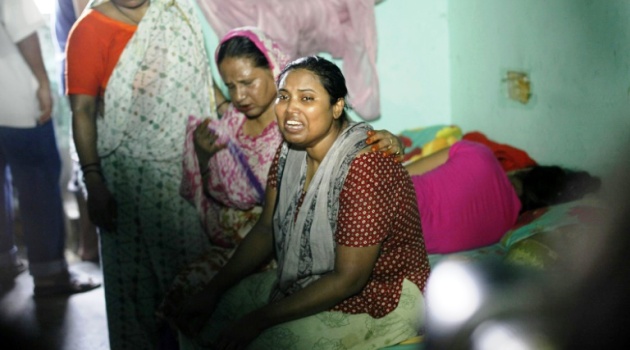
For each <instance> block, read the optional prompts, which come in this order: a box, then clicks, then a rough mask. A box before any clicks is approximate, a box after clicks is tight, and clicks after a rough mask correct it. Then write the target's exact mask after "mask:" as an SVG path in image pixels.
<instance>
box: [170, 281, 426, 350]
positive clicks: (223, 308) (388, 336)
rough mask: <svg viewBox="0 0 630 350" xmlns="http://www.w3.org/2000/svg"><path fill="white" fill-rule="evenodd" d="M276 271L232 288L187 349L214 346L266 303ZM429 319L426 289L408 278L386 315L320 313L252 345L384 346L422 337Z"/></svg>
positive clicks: (293, 348)
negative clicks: (224, 331)
mask: <svg viewBox="0 0 630 350" xmlns="http://www.w3.org/2000/svg"><path fill="white" fill-rule="evenodd" d="M274 271H275V270H270V271H266V272H263V273H260V274H256V275H252V276H250V277H248V278H246V279H244V280H243V281H242V282H241V283H239V284H238V285H236V286H235V287H233V288H232V289H230V290H229V291H228V292H226V294H225V295H224V296H223V297H222V298H221V302H220V303H219V305H218V306H217V308H216V310H215V312H214V313H213V314H212V316H211V318H210V321H209V322H208V323H207V324H206V325H205V326H204V328H203V329H202V331H201V333H200V336H199V337H197V338H196V339H189V338H182V344H181V349H182V350H193V349H203V348H208V347H209V346H211V344H212V342H214V341H215V340H216V338H217V336H218V334H219V332H220V331H221V330H222V329H223V327H225V326H226V325H229V324H230V323H231V322H233V321H235V320H237V319H239V318H240V317H242V316H244V315H245V314H247V313H249V312H251V311H253V310H255V309H257V308H259V307H261V306H262V305H264V304H266V303H267V302H268V298H269V293H270V291H271V289H272V288H273V286H274V282H275V279H276V276H275V272H274ZM424 319H425V318H424V298H423V296H422V293H420V290H419V289H418V287H417V286H416V285H415V284H413V283H412V282H410V281H409V280H404V281H403V290H402V295H401V298H400V301H399V303H398V306H397V307H396V309H394V311H392V312H390V313H389V314H387V315H386V316H384V317H382V318H378V319H377V318H373V317H371V316H370V315H369V314H365V313H363V314H345V313H342V312H338V311H325V312H320V313H318V314H315V315H312V316H308V317H304V318H301V319H298V320H294V321H290V322H286V323H283V324H279V325H276V326H274V327H271V328H269V329H267V330H265V331H264V332H263V333H261V334H260V336H258V338H256V339H255V340H254V341H253V342H252V343H251V344H250V345H249V347H248V349H256V350H265V349H269V350H272V349H273V350H276V349H277V350H282V349H287V350H289V349H290V350H300V349H303V350H312V349H357V350H363V349H380V348H383V347H386V346H390V345H394V344H397V343H400V342H401V341H403V340H406V339H409V338H411V337H414V336H416V335H417V334H418V332H419V330H420V329H421V327H422V325H423V323H424Z"/></svg>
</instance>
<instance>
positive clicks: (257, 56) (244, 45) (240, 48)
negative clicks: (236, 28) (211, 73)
mask: <svg viewBox="0 0 630 350" xmlns="http://www.w3.org/2000/svg"><path fill="white" fill-rule="evenodd" d="M227 57H233V58H236V57H238V58H240V57H244V58H249V59H251V60H252V62H253V63H254V67H260V68H267V69H270V67H269V61H268V60H267V57H265V55H264V54H263V53H262V52H261V51H260V49H258V47H257V46H256V44H254V43H253V42H252V41H251V40H249V38H247V37H244V36H235V37H233V38H230V39H228V40H226V41H224V42H223V43H221V46H219V52H217V64H219V65H220V64H221V62H223V60H224V59H225V58H227Z"/></svg>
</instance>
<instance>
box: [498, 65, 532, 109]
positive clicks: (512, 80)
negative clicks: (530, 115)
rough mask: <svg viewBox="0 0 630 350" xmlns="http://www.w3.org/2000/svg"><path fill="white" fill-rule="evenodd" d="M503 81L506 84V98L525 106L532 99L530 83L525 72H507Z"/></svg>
mask: <svg viewBox="0 0 630 350" xmlns="http://www.w3.org/2000/svg"><path fill="white" fill-rule="evenodd" d="M503 81H504V82H505V83H506V84H507V94H508V96H507V97H508V98H510V99H511V100H514V101H518V102H520V103H522V104H527V103H528V102H529V99H530V98H531V97H532V92H531V81H530V79H529V75H528V74H527V73H525V72H518V71H512V70H509V71H507V73H506V76H505V78H504V79H503Z"/></svg>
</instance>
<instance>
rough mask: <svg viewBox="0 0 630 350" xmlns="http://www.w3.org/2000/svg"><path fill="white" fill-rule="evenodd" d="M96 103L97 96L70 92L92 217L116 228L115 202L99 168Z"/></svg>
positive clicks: (73, 119) (73, 132) (74, 128)
mask: <svg viewBox="0 0 630 350" xmlns="http://www.w3.org/2000/svg"><path fill="white" fill-rule="evenodd" d="M97 103H98V98H97V97H96V96H90V95H74V94H72V95H70V107H71V109H72V135H73V137H74V143H75V146H76V149H77V153H78V154H79V160H80V163H81V165H82V170H83V175H84V182H85V186H86V187H87V191H88V211H89V214H90V219H91V220H92V222H93V223H94V224H95V225H97V226H100V227H103V228H105V229H107V230H113V229H114V228H115V221H116V205H115V202H114V199H113V197H112V195H111V193H110V192H109V190H108V189H107V187H106V186H105V182H104V179H103V174H102V173H101V170H100V169H101V168H100V158H99V156H98V152H97V150H96V137H97V134H96V106H97ZM83 167H85V169H84V168H83Z"/></svg>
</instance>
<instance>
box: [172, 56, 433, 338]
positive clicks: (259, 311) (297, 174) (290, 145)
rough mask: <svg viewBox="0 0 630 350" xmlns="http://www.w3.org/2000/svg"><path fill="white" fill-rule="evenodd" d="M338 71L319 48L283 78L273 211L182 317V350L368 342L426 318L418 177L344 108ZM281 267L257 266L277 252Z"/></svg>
mask: <svg viewBox="0 0 630 350" xmlns="http://www.w3.org/2000/svg"><path fill="white" fill-rule="evenodd" d="M346 94H347V88H346V85H345V79H344V77H343V75H342V73H341V71H340V70H339V68H338V67H337V66H336V65H335V64H333V63H331V62H329V61H327V60H325V59H322V58H320V57H316V56H311V57H306V58H303V59H298V60H296V61H294V62H292V63H290V64H289V65H288V66H287V67H286V68H285V69H284V70H283V71H282V73H281V74H280V78H279V83H278V97H277V99H276V105H275V112H276V115H277V118H278V126H279V128H280V131H281V133H282V135H283V137H284V140H285V142H284V143H282V144H281V146H280V147H279V148H278V153H277V154H276V156H275V159H274V163H273V165H272V167H271V169H270V172H269V179H268V185H267V190H266V200H265V202H264V203H265V204H264V209H263V212H262V215H261V216H260V218H259V219H258V221H257V222H256V224H255V225H254V227H253V228H252V230H251V231H250V232H249V234H248V235H247V236H246V237H245V239H244V240H243V241H242V242H241V243H240V245H239V246H238V248H237V249H236V252H235V253H234V255H233V256H232V258H231V259H230V260H229V261H228V263H227V264H226V265H225V266H224V267H223V268H222V269H221V270H220V271H219V272H218V274H217V275H216V276H215V277H214V278H213V279H212V281H211V282H210V283H209V284H208V285H207V286H206V287H205V288H204V289H203V290H202V291H201V292H200V293H198V294H196V295H194V296H192V297H191V298H189V299H187V300H186V302H185V303H184V304H183V305H182V307H181V308H180V309H178V310H176V313H175V314H173V315H170V316H171V320H172V321H173V322H174V324H175V325H176V326H178V327H179V328H180V329H181V330H182V331H184V333H186V334H187V335H189V336H190V337H191V338H184V339H182V340H181V343H182V344H181V345H182V349H190V348H195V347H197V346H200V347H209V346H214V348H216V349H228V348H244V347H245V346H247V345H248V344H249V348H251V349H312V348H316V347H318V346H319V347H322V346H324V347H326V348H330V347H335V346H343V347H345V348H356V349H367V348H379V347H384V346H388V345H393V344H396V343H398V342H400V341H402V340H404V339H407V338H410V337H413V336H414V335H416V334H417V332H418V331H419V329H420V328H421V327H422V325H423V320H424V316H423V309H424V307H423V305H424V299H423V297H422V291H423V290H424V287H425V284H426V281H427V278H428V275H429V269H430V268H429V262H428V257H427V254H426V251H425V248H424V242H423V238H422V231H421V225H420V216H419V213H418V208H417V206H416V199H415V194H414V191H413V185H412V183H411V181H410V179H409V175H408V174H407V172H406V171H405V170H404V168H403V167H402V165H401V164H400V163H399V162H396V161H395V160H394V159H393V158H391V157H383V156H381V155H380V154H379V153H374V152H370V151H369V149H370V146H368V145H366V142H365V140H366V137H367V131H368V130H370V127H369V126H368V125H367V124H366V123H351V122H350V121H349V120H348V118H347V116H346V113H345V110H344V109H345V106H346V105H345V96H346ZM274 253H275V257H276V259H277V262H278V268H277V269H274V270H269V271H266V272H262V273H256V272H257V271H258V268H259V266H261V265H262V264H265V263H266V262H267V261H268V260H269V259H271V258H272V257H273V256H274Z"/></svg>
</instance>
